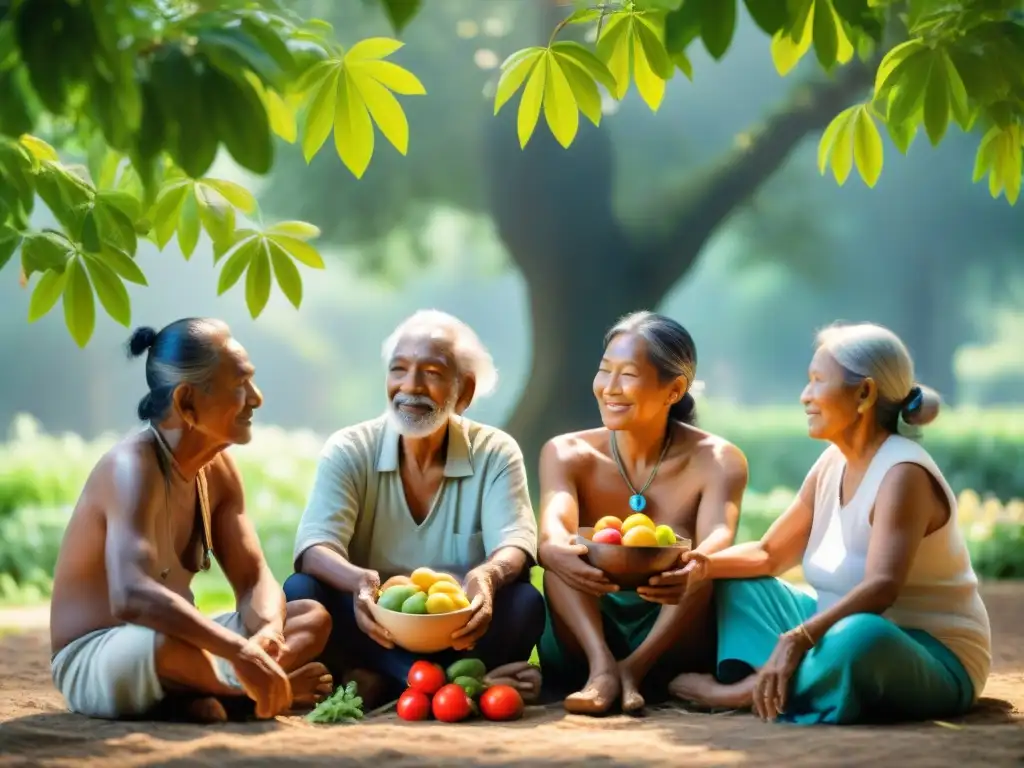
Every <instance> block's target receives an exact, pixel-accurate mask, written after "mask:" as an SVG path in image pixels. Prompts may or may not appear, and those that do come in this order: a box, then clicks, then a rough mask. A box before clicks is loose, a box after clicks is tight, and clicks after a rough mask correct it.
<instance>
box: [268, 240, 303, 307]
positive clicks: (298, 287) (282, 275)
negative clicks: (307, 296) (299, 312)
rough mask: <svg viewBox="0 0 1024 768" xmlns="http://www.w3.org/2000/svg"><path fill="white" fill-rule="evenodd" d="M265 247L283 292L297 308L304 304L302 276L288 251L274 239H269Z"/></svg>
mask: <svg viewBox="0 0 1024 768" xmlns="http://www.w3.org/2000/svg"><path fill="white" fill-rule="evenodd" d="M265 247H266V249H267V251H268V252H269V253H270V261H271V264H273V267H274V276H275V277H276V278H277V284H278V285H279V286H281V292H282V293H283V294H284V295H285V297H286V298H287V299H288V301H290V302H291V303H292V306H294V307H295V308H296V309H298V308H299V306H300V305H301V304H302V276H301V275H300V274H299V270H298V268H297V267H296V266H295V262H293V261H292V259H291V257H290V256H289V255H288V253H287V252H286V251H285V250H284V249H283V248H281V246H279V245H278V244H277V243H275V242H274V241H273V240H267V241H266V244H265Z"/></svg>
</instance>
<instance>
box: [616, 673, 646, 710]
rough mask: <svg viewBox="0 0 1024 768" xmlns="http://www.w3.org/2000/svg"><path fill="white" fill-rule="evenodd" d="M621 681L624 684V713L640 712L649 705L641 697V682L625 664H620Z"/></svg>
mask: <svg viewBox="0 0 1024 768" xmlns="http://www.w3.org/2000/svg"><path fill="white" fill-rule="evenodd" d="M619 681H620V682H621V684H622V711H623V712H625V713H626V714H631V713H634V712H639V711H640V710H641V709H643V708H644V705H645V704H646V703H647V702H646V701H644V697H643V696H641V695H640V681H639V680H637V679H636V674H635V673H634V672H633V670H632V669H631V668H630V667H629V666H628V665H627V664H625V663H623V662H620V663H619Z"/></svg>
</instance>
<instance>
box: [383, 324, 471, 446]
mask: <svg viewBox="0 0 1024 768" xmlns="http://www.w3.org/2000/svg"><path fill="white" fill-rule="evenodd" d="M463 383H464V380H463V379H460V377H459V373H458V367H457V364H456V360H455V351H454V345H453V342H452V339H451V338H450V336H448V335H447V334H444V333H440V332H436V331H435V332H423V333H415V334H406V336H404V337H403V338H402V339H401V340H399V342H398V345H397V346H396V347H395V351H394V353H393V354H392V356H391V361H390V363H389V365H388V375H387V393H388V416H389V417H390V419H391V423H392V424H393V425H394V427H395V428H396V429H397V430H398V432H399V433H400V434H402V435H404V436H406V437H426V436H427V435H432V434H434V433H435V432H437V431H438V430H439V429H441V428H443V427H445V426H446V425H447V424H448V419H449V418H450V417H451V416H452V414H454V413H458V412H461V410H463V409H464V408H465V407H466V405H468V402H467V403H465V404H463V403H462V402H461V401H462V400H465V399H466V397H465V395H466V393H467V392H468V394H469V397H470V398H471V397H472V386H469V387H464V386H462V385H463Z"/></svg>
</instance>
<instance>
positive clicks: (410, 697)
mask: <svg viewBox="0 0 1024 768" xmlns="http://www.w3.org/2000/svg"><path fill="white" fill-rule="evenodd" d="M395 709H396V710H397V711H398V716H399V717H400V718H402V719H403V720H409V721H412V722H415V721H417V720H426V719H427V718H428V717H430V698H429V697H428V696H427V694H425V693H422V692H420V691H417V690H414V689H412V688H407V689H406V691H405V693H403V694H402V695H401V696H400V697H399V698H398V705H397V706H396V707H395Z"/></svg>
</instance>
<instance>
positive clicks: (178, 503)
mask: <svg viewBox="0 0 1024 768" xmlns="http://www.w3.org/2000/svg"><path fill="white" fill-rule="evenodd" d="M152 520H153V523H152V531H151V535H152V541H153V542H154V544H155V549H156V552H157V563H156V567H157V570H158V572H159V574H158V575H161V576H162V577H163V578H164V579H167V578H168V574H170V573H174V572H177V571H180V570H182V569H183V570H185V571H188V572H191V573H196V572H198V571H199V570H201V567H202V563H203V555H204V552H205V546H204V543H203V527H202V517H201V513H200V511H199V500H198V493H197V491H196V488H195V485H194V484H189V485H174V486H172V487H171V488H170V489H169V490H168V492H167V493H166V494H165V493H163V492H162V491H161V493H160V495H159V497H158V498H157V500H156V509H155V510H154V515H153V518H152Z"/></svg>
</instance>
